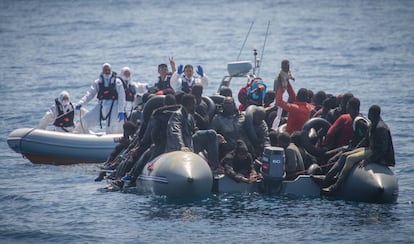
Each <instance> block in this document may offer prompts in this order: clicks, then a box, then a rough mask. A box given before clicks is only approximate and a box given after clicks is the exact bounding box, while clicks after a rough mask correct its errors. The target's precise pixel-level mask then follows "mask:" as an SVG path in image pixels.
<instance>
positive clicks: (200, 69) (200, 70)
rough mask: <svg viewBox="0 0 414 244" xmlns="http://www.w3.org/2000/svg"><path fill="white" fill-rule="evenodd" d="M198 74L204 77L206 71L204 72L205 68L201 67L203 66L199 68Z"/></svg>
mask: <svg viewBox="0 0 414 244" xmlns="http://www.w3.org/2000/svg"><path fill="white" fill-rule="evenodd" d="M196 72H197V74H198V75H199V76H201V77H203V76H204V71H203V67H201V65H199V66H197V71H196Z"/></svg>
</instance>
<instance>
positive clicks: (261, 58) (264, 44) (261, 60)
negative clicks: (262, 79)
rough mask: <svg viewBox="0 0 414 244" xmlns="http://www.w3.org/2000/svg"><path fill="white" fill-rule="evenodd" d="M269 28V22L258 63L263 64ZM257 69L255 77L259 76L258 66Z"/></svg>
mask: <svg viewBox="0 0 414 244" xmlns="http://www.w3.org/2000/svg"><path fill="white" fill-rule="evenodd" d="M269 26H270V20H269V21H268V22H267V30H266V35H265V39H264V43H263V48H262V55H261V56H260V62H263V54H264V49H265V46H266V41H267V36H268V35H269ZM257 67H258V70H257V76H259V73H260V66H259V65H258V66H257Z"/></svg>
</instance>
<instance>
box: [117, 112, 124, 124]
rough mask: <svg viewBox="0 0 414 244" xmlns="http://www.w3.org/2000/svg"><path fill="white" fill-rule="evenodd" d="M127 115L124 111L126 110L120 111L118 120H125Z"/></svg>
mask: <svg viewBox="0 0 414 244" xmlns="http://www.w3.org/2000/svg"><path fill="white" fill-rule="evenodd" d="M125 117H126V113H124V112H119V113H118V121H119V122H120V121H124V120H125Z"/></svg>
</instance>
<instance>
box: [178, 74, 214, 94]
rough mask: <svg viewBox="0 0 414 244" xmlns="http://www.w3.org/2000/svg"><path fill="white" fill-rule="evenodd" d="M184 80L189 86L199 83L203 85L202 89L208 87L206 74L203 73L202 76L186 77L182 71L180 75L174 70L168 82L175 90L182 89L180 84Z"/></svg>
mask: <svg viewBox="0 0 414 244" xmlns="http://www.w3.org/2000/svg"><path fill="white" fill-rule="evenodd" d="M184 82H186V83H187V84H188V86H189V87H193V85H194V84H201V85H202V86H203V89H204V90H206V89H207V87H208V77H207V75H206V74H204V75H203V76H202V77H199V76H196V77H195V76H194V75H193V76H192V77H190V78H188V77H186V76H185V75H184V73H182V74H181V75H180V74H178V73H177V71H176V72H174V73H173V74H172V76H171V80H170V84H171V87H172V88H173V89H174V90H176V91H181V90H182V84H183V83H184Z"/></svg>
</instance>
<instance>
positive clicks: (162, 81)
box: [154, 57, 176, 92]
mask: <svg viewBox="0 0 414 244" xmlns="http://www.w3.org/2000/svg"><path fill="white" fill-rule="evenodd" d="M170 65H171V70H172V73H174V72H175V71H176V69H175V63H174V59H173V58H172V57H171V58H170ZM172 73H171V72H169V70H168V66H167V64H164V63H163V64H159V65H158V74H159V76H158V82H157V83H155V84H154V87H155V88H156V90H157V92H158V91H163V90H165V89H167V88H170V89H171V88H173V87H171V83H170V80H171V75H172Z"/></svg>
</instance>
